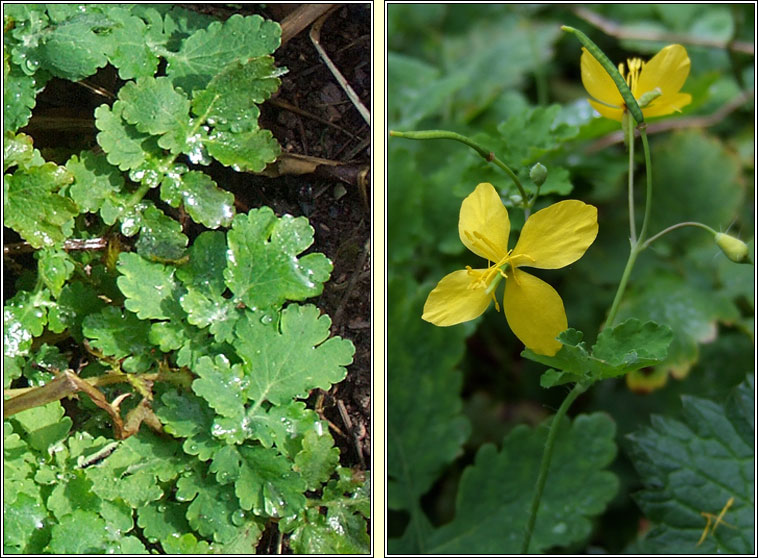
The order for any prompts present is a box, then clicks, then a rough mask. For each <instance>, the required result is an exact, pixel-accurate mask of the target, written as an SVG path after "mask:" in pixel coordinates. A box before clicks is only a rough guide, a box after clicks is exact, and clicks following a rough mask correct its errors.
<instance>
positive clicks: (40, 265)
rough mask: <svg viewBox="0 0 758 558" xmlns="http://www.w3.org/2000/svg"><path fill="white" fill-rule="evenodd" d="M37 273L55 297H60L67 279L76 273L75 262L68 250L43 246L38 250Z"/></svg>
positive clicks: (36, 255)
mask: <svg viewBox="0 0 758 558" xmlns="http://www.w3.org/2000/svg"><path fill="white" fill-rule="evenodd" d="M34 256H35V257H36V258H37V273H39V277H40V279H42V282H43V283H45V286H47V288H48V289H50V292H51V293H53V296H54V297H56V298H57V297H58V295H59V294H60V293H61V289H62V288H63V285H64V284H65V283H66V281H67V280H68V279H69V278H70V277H71V275H72V274H73V273H74V262H73V261H71V258H70V257H69V255H68V252H66V251H64V250H60V249H57V250H56V249H52V248H43V249H42V250H40V251H39V252H36V253H35V254H34Z"/></svg>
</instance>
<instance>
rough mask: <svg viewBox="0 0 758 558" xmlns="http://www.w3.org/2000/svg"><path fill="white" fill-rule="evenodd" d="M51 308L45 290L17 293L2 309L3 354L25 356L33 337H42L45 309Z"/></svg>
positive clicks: (47, 292)
mask: <svg viewBox="0 0 758 558" xmlns="http://www.w3.org/2000/svg"><path fill="white" fill-rule="evenodd" d="M48 306H53V304H52V302H51V301H50V292H49V291H48V290H47V289H43V290H41V291H38V292H35V293H30V292H28V291H19V292H18V293H16V295H15V296H14V297H13V298H12V299H10V300H8V301H7V302H6V303H5V307H4V308H3V354H4V355H5V356H6V357H15V356H18V355H25V354H27V353H28V352H29V349H30V348H31V346H32V340H33V339H34V337H38V336H40V335H42V332H43V331H44V329H45V325H46V324H47V307H48Z"/></svg>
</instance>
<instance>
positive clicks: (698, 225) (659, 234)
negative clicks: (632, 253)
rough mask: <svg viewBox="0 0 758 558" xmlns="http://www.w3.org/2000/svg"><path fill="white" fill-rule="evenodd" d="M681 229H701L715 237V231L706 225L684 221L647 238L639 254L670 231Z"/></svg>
mask: <svg viewBox="0 0 758 558" xmlns="http://www.w3.org/2000/svg"><path fill="white" fill-rule="evenodd" d="M682 227H700V228H701V229H704V230H706V231H708V232H709V233H711V234H712V235H714V236H715V235H716V234H717V233H716V231H714V230H713V229H712V228H711V227H709V226H708V225H704V224H703V223H698V222H697V221H684V222H683V223H677V224H676V225H671V226H670V227H668V228H665V229H663V230H662V231H661V232H659V233H658V234H655V235H653V236H651V237H650V238H648V239H647V240H646V241H645V243H644V244H643V245H642V246H641V247H640V252H641V251H642V250H644V249H645V248H647V247H648V246H650V245H651V244H652V243H653V242H655V241H656V240H658V239H659V238H660V237H662V236H663V235H664V234H668V233H670V232H671V231H675V230H676V229H681V228H682Z"/></svg>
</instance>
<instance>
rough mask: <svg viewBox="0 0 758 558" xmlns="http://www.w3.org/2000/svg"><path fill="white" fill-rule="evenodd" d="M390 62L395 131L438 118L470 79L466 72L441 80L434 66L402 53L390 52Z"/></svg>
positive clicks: (389, 100)
mask: <svg viewBox="0 0 758 558" xmlns="http://www.w3.org/2000/svg"><path fill="white" fill-rule="evenodd" d="M387 60H388V62H387V64H388V65H387V86H388V87H389V91H390V93H389V95H388V97H387V121H388V122H389V125H390V127H391V128H392V129H396V130H408V129H412V128H414V127H415V126H416V125H417V124H418V123H419V122H420V121H421V120H423V119H424V118H427V117H429V116H432V115H437V114H438V113H439V112H441V111H442V109H443V108H444V106H445V105H446V104H447V103H449V100H450V97H451V95H453V94H454V93H455V92H456V91H458V90H459V89H460V88H462V87H463V86H464V85H465V84H466V82H467V80H468V77H467V76H466V75H465V74H464V73H455V74H453V75H450V76H446V77H440V71H439V70H438V69H437V68H435V67H434V66H431V65H429V64H427V63H426V62H423V61H422V60H418V59H415V58H412V57H410V56H405V55H403V54H398V53H394V52H389V53H388V54H387Z"/></svg>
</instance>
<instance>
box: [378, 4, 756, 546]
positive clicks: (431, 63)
mask: <svg viewBox="0 0 758 558" xmlns="http://www.w3.org/2000/svg"><path fill="white" fill-rule="evenodd" d="M753 9H754V7H753V6H746V5H742V6H739V5H732V6H730V5H682V4H677V5H640V4H634V5H631V4H626V5H597V4H596V5H592V6H586V7H581V8H577V7H571V6H536V5H534V6H525V5H521V6H514V5H487V6H482V5H458V6H456V5H389V6H388V8H387V16H388V18H387V26H388V32H387V40H388V48H389V54H388V81H387V83H388V99H387V102H388V122H389V129H390V130H402V131H406V130H428V129H446V130H452V131H455V132H459V133H461V134H464V135H468V136H471V137H474V138H475V139H477V140H478V141H479V142H480V143H481V144H482V145H484V146H485V147H486V148H487V149H489V150H492V151H493V152H495V153H496V154H497V156H498V157H500V158H501V159H503V160H504V161H505V162H506V163H507V164H509V166H511V168H513V169H514V171H516V172H517V173H518V174H519V176H520V178H521V179H522V181H523V183H524V184H525V185H527V188H528V187H529V186H528V185H530V182H529V180H528V169H529V167H530V166H531V165H532V164H533V163H535V162H537V161H539V162H541V163H543V164H544V165H545V166H546V167H547V168H548V171H549V174H548V180H547V182H546V183H545V185H544V187H543V189H542V193H543V194H544V197H541V198H540V199H539V200H538V202H537V205H536V208H535V209H539V208H541V207H544V206H546V205H548V204H549V203H552V202H555V201H558V200H559V199H563V198H566V197H568V198H576V199H581V200H582V201H585V202H587V203H591V204H593V205H596V206H597V207H598V209H599V226H600V231H599V235H598V238H597V240H596V241H595V243H594V244H593V246H592V247H591V248H590V249H589V250H588V252H587V253H586V255H585V256H584V257H583V258H582V259H581V260H579V261H578V262H576V263H575V264H573V265H572V266H570V267H568V268H566V269H563V270H557V271H549V272H542V273H541V274H540V275H541V276H542V277H543V278H544V279H545V280H547V281H549V282H550V283H551V284H553V285H554V286H555V287H556V289H557V290H558V292H559V293H560V294H561V296H562V298H563V300H564V304H565V306H566V311H567V315H568V320H569V326H570V327H572V328H575V329H577V330H579V331H581V332H583V333H584V342H585V343H586V348H587V350H586V351H584V349H580V348H577V349H576V351H577V352H576V353H575V354H576V357H575V358H578V359H580V360H581V359H585V360H583V361H582V362H585V363H588V362H590V360H586V359H591V358H592V357H591V356H589V354H588V351H589V347H592V346H593V345H595V351H597V350H598V347H601V346H602V347H605V346H606V345H607V344H608V339H607V338H606V339H605V340H603V341H602V343H600V342H599V341H600V340H598V339H597V334H598V331H599V328H600V326H601V325H602V323H603V321H604V319H605V313H606V312H607V310H608V308H609V307H610V303H611V301H612V299H613V295H614V293H615V290H616V286H617V284H618V281H619V279H620V277H621V272H622V270H623V267H624V265H625V262H626V257H627V255H628V253H629V240H628V237H629V225H628V213H627V203H626V196H627V189H626V181H627V168H628V167H627V165H628V162H627V160H628V155H627V154H626V152H625V150H624V148H623V145H622V144H621V143H620V136H619V137H617V138H616V139H615V142H614V141H611V142H609V141H608V140H609V138H612V137H613V136H612V134H614V133H619V126H618V124H617V123H615V122H611V121H608V120H604V119H601V118H594V117H593V114H592V110H591V108H590V106H589V104H588V103H587V101H586V93H585V91H584V89H583V87H582V83H581V79H580V72H579V56H580V52H581V50H580V45H579V44H578V42H576V40H575V39H574V38H573V37H572V36H570V35H567V34H562V33H561V31H560V25H571V26H573V27H576V28H578V29H581V30H583V31H584V32H586V33H587V34H588V35H589V36H590V37H591V38H592V39H593V40H594V41H595V42H596V43H597V44H598V45H600V47H601V48H602V49H603V50H604V51H605V52H606V54H608V55H609V57H610V58H611V60H613V61H614V62H621V61H625V59H626V58H627V57H631V56H641V57H643V58H649V57H651V56H652V55H653V54H654V53H655V52H657V51H658V50H659V49H660V48H661V47H662V46H665V45H666V44H670V43H673V42H681V43H682V44H684V46H685V47H686V48H687V51H688V54H689V56H690V59H691V62H692V70H691V73H690V76H689V78H688V80H687V82H686V84H685V86H684V89H683V90H684V91H685V92H688V93H690V94H691V95H692V97H693V101H692V103H691V104H690V105H689V106H687V107H685V108H684V110H683V113H682V114H681V115H673V116H672V117H669V118H668V119H666V120H663V122H670V123H671V124H674V123H677V124H678V126H677V127H676V128H675V127H673V126H672V127H671V128H668V129H664V130H662V131H660V132H657V133H653V134H652V135H651V136H650V137H651V150H652V159H653V181H654V188H655V191H654V209H653V213H652V216H651V219H652V220H651V223H650V234H655V233H656V232H658V231H660V230H661V229H663V228H665V227H667V226H669V225H672V224H674V223H677V222H679V221H684V220H687V221H690V220H692V221H701V222H704V223H706V224H707V225H709V226H711V227H712V228H714V229H716V230H721V231H726V230H728V231H730V233H732V234H735V235H737V236H738V237H739V238H741V239H743V240H744V241H746V242H748V243H749V246H750V250H751V258H752V257H753V253H754V249H753V246H754V244H753V234H754V227H755V219H754V210H753V208H754V195H755V192H754V184H755V176H754V175H755V168H754V159H753V151H754V144H753V137H754V127H753V122H754V112H753V102H754V101H753V96H752V89H751V88H752V84H753V83H754V74H753V66H754V57H753V54H752V53H751V54H746V53H744V52H741V51H739V50H731V51H730V50H727V49H725V48H722V47H718V46H713V45H714V44H721V45H724V44H726V43H727V42H728V41H731V40H735V41H742V42H744V43H747V44H748V45H752V40H753V36H754V28H753ZM582 10H587V11H591V12H592V13H593V14H594V15H595V16H596V17H600V18H605V19H607V20H610V21H612V22H615V23H618V24H620V25H622V26H623V30H624V31H629V32H635V31H640V30H644V31H646V32H654V33H658V34H659V36H660V40H638V39H631V38H629V39H618V38H615V37H613V36H609V35H607V34H605V33H603V32H602V31H600V30H599V29H597V28H596V27H595V26H593V25H591V24H590V23H588V18H589V16H588V15H586V12H582ZM725 106H729V107H730V108H731V111H730V112H728V113H726V114H725V115H724V116H723V117H721V118H717V119H713V120H712V121H710V119H709V117H711V116H712V115H713V114H714V113H716V112H718V111H719V109H722V108H723V107H725ZM704 121H705V122H707V124H708V125H707V126H703V124H702V123H703V122H704ZM654 125H655V124H654V123H653V126H654ZM636 168H637V172H636V174H635V178H636V181H637V184H636V189H635V190H636V193H637V194H638V199H637V200H636V201H637V207H638V208H641V207H642V202H643V201H644V200H643V198H642V195H641V194H644V161H643V158H642V153H641V149H638V150H637V153H636ZM479 182H491V183H492V184H494V185H495V187H496V188H497V189H498V190H499V191H500V192H501V194H502V198H503V200H504V202H505V204H506V206H507V207H508V208H509V210H510V211H509V213H510V216H511V222H512V227H513V228H520V226H521V225H522V224H523V216H522V212H521V210H520V209H517V208H514V204H515V203H517V202H518V199H517V198H516V197H515V196H516V195H517V194H518V192H517V190H516V189H515V187H514V186H513V184H512V182H511V181H510V180H509V179H508V177H507V176H505V174H504V173H502V172H500V171H499V170H498V169H496V168H495V167H494V166H492V165H489V164H488V163H486V162H484V161H483V160H482V159H481V157H479V156H478V155H477V154H476V153H474V152H473V151H472V150H470V149H468V148H467V147H465V146H463V145H461V144H459V143H457V142H449V141H440V140H434V141H411V140H407V139H401V138H395V137H390V138H389V139H388V190H387V236H388V266H389V270H388V279H389V284H388V295H387V296H388V302H387V307H388V336H389V339H388V367H387V369H388V383H387V386H388V392H387V398H388V403H387V423H388V424H387V426H388V441H387V451H388V458H387V462H388V473H389V480H388V498H389V508H390V513H389V519H388V536H389V549H390V552H396V553H409V552H410V553H417V552H421V553H432V554H437V553H445V552H454V553H457V552H464V553H490V552H496V553H498V552H499V553H503V552H506V553H513V552H518V551H519V548H520V541H521V540H522V538H523V524H524V522H525V517H526V514H527V510H528V504H529V501H530V498H531V494H532V487H533V484H534V478H536V469H537V467H538V463H539V461H538V459H539V455H540V453H541V451H539V450H541V447H542V443H541V442H540V437H541V436H543V437H544V435H545V431H546V429H545V426H544V424H542V421H543V420H544V419H545V418H546V417H547V416H549V415H550V414H552V413H553V412H554V410H555V409H556V408H557V407H558V406H559V405H560V402H561V401H562V400H563V398H564V397H565V395H566V393H567V390H566V388H565V387H563V386H558V387H553V388H551V389H543V388H542V387H541V386H540V376H541V374H542V373H543V372H544V371H545V369H546V368H545V366H542V365H540V364H537V363H535V362H531V361H528V360H525V359H524V358H522V357H521V351H522V349H523V346H522V345H521V344H520V343H519V342H518V340H517V339H516V338H515V337H514V336H513V335H512V333H511V332H510V331H509V329H508V327H507V324H506V322H505V320H504V317H503V316H502V314H499V313H496V312H495V311H494V310H492V309H491V308H490V310H489V311H488V312H485V314H484V316H483V317H482V318H480V319H478V320H476V321H475V322H474V323H467V324H463V325H459V326H454V327H449V328H437V327H435V326H433V325H431V324H429V323H426V322H424V321H423V320H421V313H422V308H423V304H424V301H425V299H426V296H427V295H428V293H429V292H430V291H431V289H432V288H433V287H434V285H435V284H436V282H437V281H439V280H440V279H441V278H442V277H443V276H444V275H445V274H447V273H449V272H451V271H453V270H455V269H462V268H463V267H464V266H465V265H467V264H468V265H473V266H475V265H476V264H477V263H478V262H476V257H475V256H473V255H472V254H469V253H467V252H466V251H465V248H464V247H463V245H462V244H461V243H460V241H459V239H458V231H457V221H458V211H459V209H460V203H461V200H462V199H463V197H465V196H466V195H468V194H469V193H470V192H471V191H472V190H473V189H474V187H475V186H476V184H478V183H479ZM531 187H532V188H534V186H533V185H532V186H531ZM512 208H514V209H512ZM640 214H641V209H638V212H637V215H638V218H640V219H641V215H640ZM638 226H639V222H638ZM512 236H515V234H514V233H512ZM753 259H754V258H753ZM754 313H755V300H754V267H753V266H752V265H735V264H734V263H733V262H731V261H729V260H728V259H727V258H726V257H725V256H724V255H723V254H722V253H721V252H720V251H719V249H718V248H717V247H716V245H715V244H714V242H713V239H712V237H711V236H710V235H708V234H707V233H705V232H704V231H702V230H700V229H693V228H688V229H684V230H680V231H676V232H674V233H672V234H669V235H667V236H665V237H664V238H662V239H661V240H659V241H657V242H656V243H655V244H653V246H652V248H651V249H649V250H646V251H645V252H644V253H643V254H642V255H641V256H640V258H639V259H638V261H637V265H636V267H635V270H634V273H633V275H632V278H631V282H630V287H629V289H628V290H627V292H626V295H625V297H624V300H623V303H622V306H621V308H620V312H619V316H618V321H619V322H621V321H623V320H625V319H627V318H636V319H638V320H640V322H639V323H638V325H637V326H634V327H635V328H637V329H639V332H638V334H639V335H642V334H643V333H644V330H645V327H646V326H642V325H639V324H641V323H642V322H647V321H654V322H657V323H659V324H662V325H665V326H668V327H669V328H670V329H671V335H672V337H671V345H670V347H669V350H668V356H667V357H666V359H665V360H664V361H663V362H662V363H658V364H655V362H659V361H658V360H656V359H655V358H653V359H652V360H651V361H650V362H649V364H648V365H647V367H646V368H643V369H642V370H639V371H634V372H630V373H628V374H627V375H626V376H625V377H619V378H616V379H609V380H605V381H603V382H600V383H598V384H596V385H595V386H593V388H592V389H591V390H590V391H589V392H588V393H586V394H585V395H583V396H582V397H581V398H580V399H579V400H578V401H577V402H576V403H575V405H574V407H573V408H572V411H571V414H572V415H575V416H574V418H573V419H572V420H571V426H570V427H569V426H568V425H567V426H566V427H565V428H571V432H572V434H570V435H569V434H559V444H563V445H562V446H560V447H558V449H556V455H555V456H554V458H553V463H554V465H553V468H552V469H551V474H550V477H548V488H547V489H546V495H545V498H544V500H543V503H542V510H541V512H540V515H538V518H537V528H536V531H535V535H534V538H533V541H532V544H533V546H532V551H539V552H546V551H550V550H551V549H552V550H553V551H556V550H559V551H564V552H570V553H583V552H610V553H618V552H649V553H658V552H664V553H665V552H687V553H689V552H692V553H699V552H703V553H708V552H752V551H754V549H752V550H751V547H752V541H753V532H754V525H753V521H752V517H753V510H754V501H753V494H754V479H753V476H752V473H750V472H749V471H752V466H753V450H754V449H753V436H754V424H753V422H752V413H751V412H748V411H747V410H745V409H744V408H743V410H742V411H738V410H737V409H738V408H739V406H740V404H739V403H735V401H742V404H747V401H753V399H752V392H753V383H752V382H753V380H752V373H753V351H754V347H753V343H754ZM606 333H608V332H606ZM640 339H642V337H640ZM596 342H597V344H596ZM574 343H576V340H574ZM645 348H646V349H648V350H649V351H651V352H650V356H653V353H655V351H656V350H657V349H656V348H655V347H651V346H646V347H645ZM582 351H584V352H582ZM597 354H599V353H597ZM583 355H584V356H583ZM547 360H550V359H547ZM545 364H546V365H547V366H557V365H558V364H565V363H558V364H554V363H551V362H545ZM583 366H584V364H582V365H581V366H579V368H582V367H583ZM569 369H570V368H569ZM624 372H626V369H624V368H617V369H615V371H614V370H608V371H607V374H606V375H607V376H613V375H616V374H619V373H624ZM547 378H548V380H549V381H548V382H547V384H546V385H554V384H555V383H559V382H557V381H556V378H552V379H550V377H547ZM745 382H747V383H745ZM736 386H741V387H739V388H738V390H737V391H734V390H735V388H736ZM730 393H731V394H732V395H731V399H730V400H729V401H731V403H730V402H727V397H728V396H729V394H730ZM685 394H686V397H684V398H682V396H683V395H685ZM740 394H741V395H740ZM740 398H742V399H740ZM751 404H752V403H751ZM749 408H750V407H748V408H747V409H749ZM682 413H684V418H682V417H681V415H682ZM684 425H687V426H686V428H685V426H684ZM593 429H594V430H593ZM590 440H592V441H593V443H594V444H599V445H600V447H598V449H597V451H598V453H594V452H593V450H592V449H591V448H594V447H595V446H594V445H592V444H591V443H590ZM674 440H676V442H674ZM672 444H679V446H676V445H674V446H672ZM675 448H678V449H675ZM563 452H565V453H563ZM672 454H675V455H676V457H675V459H674V458H672V457H671V456H672ZM683 456H684V457H683ZM686 456H689V457H686ZM672 459H674V461H672ZM571 468H576V470H575V471H574V476H573V477H568V478H576V476H577V475H578V476H581V475H585V474H586V475H587V477H586V482H585V483H583V484H581V485H579V486H576V487H574V486H573V485H572V484H571V482H570V481H569V480H567V479H566V478H564V477H563V476H562V475H563V474H565V472H566V471H567V470H570V469H571ZM530 475H531V476H530ZM514 479H522V482H515V481H514ZM711 485H714V486H711ZM715 485H718V486H719V487H720V488H719V489H716V488H715ZM706 486H708V487H709V488H708V489H707V490H706V489H705V487H706ZM550 491H554V492H553V493H552V494H551V493H550ZM564 492H565V493H566V494H570V495H571V496H570V497H568V498H567V499H566V500H565V501H564V500H562V499H561V498H562V496H561V494H562V493H564ZM729 496H734V497H735V498H736V500H735V503H734V505H733V506H732V507H731V508H730V510H729V511H728V512H727V514H726V515H725V517H724V520H725V521H727V522H728V523H730V524H731V525H732V527H731V528H730V527H725V526H724V525H720V526H719V527H718V529H717V531H716V532H715V534H713V535H709V536H708V538H707V539H706V541H705V542H703V544H701V545H700V546H696V544H697V542H698V540H699V538H700V535H701V533H702V530H703V528H704V527H705V524H706V519H705V517H704V516H702V515H700V512H706V513H711V514H714V515H717V514H718V513H719V511H720V510H721V509H722V508H723V507H724V505H725V504H726V502H727V499H728V498H729ZM685 508H686V510H687V513H686V514H684V516H682V510H683V509H685ZM484 518H487V526H488V528H482V529H480V528H478V527H477V522H480V520H481V521H484ZM474 520H476V521H474ZM472 521H473V523H472ZM650 527H652V528H651V529H650V531H649V534H648V535H647V537H646V536H645V532H646V531H647V529H648V528H650ZM541 529H543V530H541Z"/></svg>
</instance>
